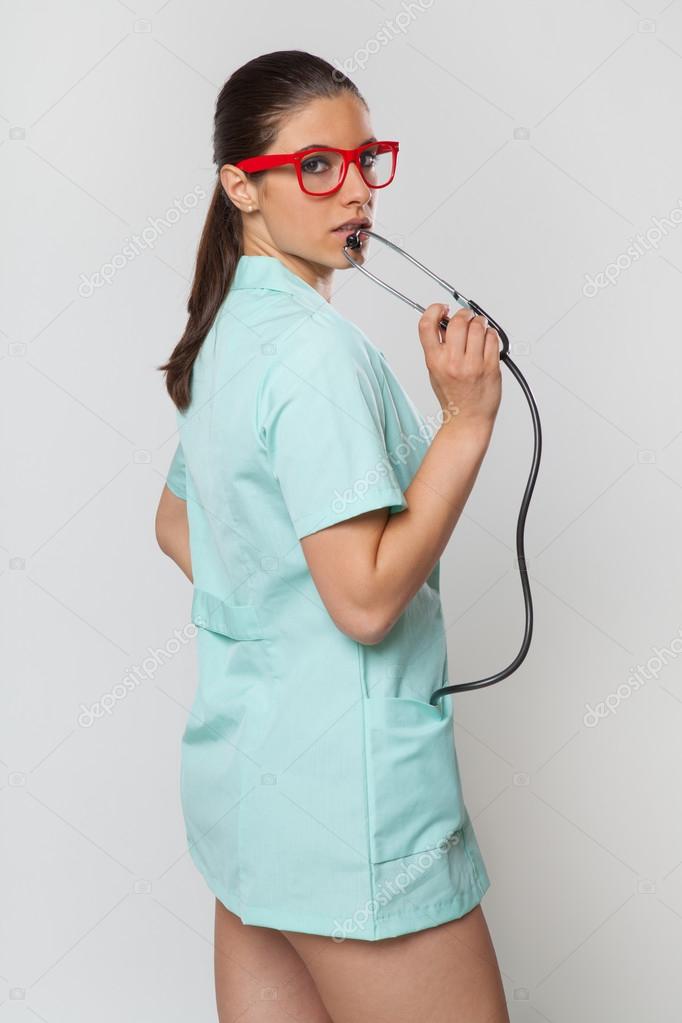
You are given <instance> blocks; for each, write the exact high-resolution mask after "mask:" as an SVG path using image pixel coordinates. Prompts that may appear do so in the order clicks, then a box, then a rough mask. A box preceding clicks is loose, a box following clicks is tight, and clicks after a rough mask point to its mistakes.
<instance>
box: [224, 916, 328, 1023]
mask: <svg viewBox="0 0 682 1023" xmlns="http://www.w3.org/2000/svg"><path fill="white" fill-rule="evenodd" d="M214 968H215V989H216V1005H217V1009H218V1019H219V1021H220V1023H234V1021H235V1020H237V1019H238V1020H239V1023H292V1020H300V1021H301V1023H333V1021H332V1020H331V1018H330V1016H329V1014H328V1013H327V1011H326V1009H325V1007H324V1004H323V1002H322V999H321V998H320V996H319V994H318V993H317V989H316V987H315V983H314V981H313V979H312V977H311V976H310V973H309V972H308V968H307V967H306V965H305V963H304V962H303V961H302V959H301V958H300V956H299V954H298V952H296V950H295V949H294V948H293V946H292V945H291V944H290V942H288V941H287V939H286V938H285V937H284V935H283V934H282V933H281V932H280V931H277V930H274V929H271V928H269V927H255V926H253V925H250V924H244V923H243V922H242V921H241V919H240V918H239V917H238V916H236V915H235V914H234V913H232V912H230V910H229V909H227V908H226V907H225V906H224V905H223V904H222V902H220V900H219V899H216V905H215V943H214Z"/></svg>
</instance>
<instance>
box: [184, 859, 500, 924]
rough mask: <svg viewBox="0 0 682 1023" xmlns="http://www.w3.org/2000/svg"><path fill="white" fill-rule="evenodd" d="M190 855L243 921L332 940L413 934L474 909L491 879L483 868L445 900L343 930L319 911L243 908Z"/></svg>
mask: <svg viewBox="0 0 682 1023" xmlns="http://www.w3.org/2000/svg"><path fill="white" fill-rule="evenodd" d="M189 854H190V856H191V858H192V860H193V861H194V864H195V866H196V867H197V868H198V870H199V872H200V874H201V875H202V877H203V878H204V881H205V882H206V884H207V886H208V888H209V890H210V891H211V892H212V894H213V895H215V897H216V898H217V899H219V901H220V902H222V904H223V905H224V906H225V907H226V908H227V909H229V910H230V912H231V913H235V914H236V915H237V916H238V917H239V918H240V920H241V921H242V923H244V924H247V925H249V926H255V927H270V928H275V929H276V930H280V931H299V932H301V933H303V934H320V935H324V936H326V937H332V938H334V940H335V941H347V940H355V941H358V940H359V941H380V940H381V939H382V938H396V937H399V936H400V935H401V934H412V933H414V932H415V931H423V930H426V928H428V927H436V926H438V925H439V924H444V923H448V921H450V920H458V919H459V918H460V917H462V916H464V915H465V914H466V913H469V912H470V911H471V910H472V909H474V908H475V907H476V906H478V904H479V903H480V902H481V900H482V899H483V896H484V895H485V893H486V892H487V891H488V889H489V888H490V879H489V877H488V875H487V873H486V871H485V868H484V867H482V866H481V867H479V870H478V871H475V881H474V883H473V884H472V885H471V886H470V887H469V888H467V889H466V890H465V891H460V892H459V893H458V894H457V895H453V896H450V897H449V898H446V899H439V900H438V901H437V902H431V903H428V904H427V905H424V906H417V905H415V904H413V906H412V908H410V909H402V910H399V911H397V912H395V913H387V914H385V915H381V914H376V915H375V916H373V917H372V916H369V917H368V919H367V921H366V923H365V924H364V931H363V930H361V929H360V928H359V927H358V928H357V933H353V934H351V933H345V932H344V931H343V930H342V929H341V928H340V921H339V919H338V917H337V918H335V919H334V920H332V919H331V918H330V917H329V916H328V915H325V914H320V913H296V914H295V915H294V914H292V913H291V912H288V911H281V910H277V909H271V908H269V907H267V906H251V907H248V908H247V907H244V906H242V905H241V904H240V902H239V899H238V898H236V897H233V896H232V895H231V894H230V893H229V892H227V891H226V889H225V888H224V887H223V885H222V884H221V882H220V881H218V880H217V878H215V877H214V876H213V875H212V874H211V873H209V871H208V870H207V869H206V865H205V864H204V863H203V861H202V860H201V858H200V856H199V855H198V854H196V853H195V850H194V848H193V847H192V846H190V848H189Z"/></svg>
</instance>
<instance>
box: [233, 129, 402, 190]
mask: <svg viewBox="0 0 682 1023" xmlns="http://www.w3.org/2000/svg"><path fill="white" fill-rule="evenodd" d="M398 148H399V143H398V142H367V143H365V145H364V146H358V147H357V149H336V148H335V147H334V146H320V147H319V148H310V149H305V150H303V151H302V152H300V153H278V154H275V153H270V154H269V155H268V156H251V157H249V158H248V159H247V160H240V161H239V163H236V164H235V167H240V168H241V170H243V171H246V172H247V173H252V172H254V171H260V170H270V169H271V168H272V167H281V166H283V165H284V164H291V163H293V164H294V166H295V167H296V174H297V176H298V183H299V185H300V187H301V190H302V191H304V192H306V193H307V194H308V195H331V194H332V192H336V191H338V189H339V188H341V185H342V184H343V183H344V181H345V180H346V174H347V173H348V165H349V164H350V163H354V164H355V166H356V167H357V168H358V170H359V171H360V174H361V175H362V180H363V181H364V182H365V184H366V185H369V187H370V188H385V187H386V185H390V183H391V182H392V181H393V178H394V176H395V167H396V161H397V159H398Z"/></svg>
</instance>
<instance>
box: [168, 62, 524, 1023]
mask: <svg viewBox="0 0 682 1023" xmlns="http://www.w3.org/2000/svg"><path fill="white" fill-rule="evenodd" d="M264 156H270V157H272V156H277V157H278V159H276V160H273V159H270V160H265V161H264V160H262V157H264ZM396 157H397V144H396V143H395V141H394V140H383V139H381V138H378V139H377V137H376V136H375V134H374V132H373V129H372V126H371V124H370V119H369V112H368V108H367V105H366V103H365V101H364V100H363V99H362V97H361V96H360V94H359V93H358V90H357V89H356V87H355V86H354V85H353V84H352V82H350V81H349V79H348V78H346V77H345V76H343V75H342V74H340V73H339V72H338V71H337V70H336V69H334V68H333V67H332V65H330V64H329V63H327V62H326V61H325V60H322V59H320V58H318V57H315V56H313V55H311V54H308V53H305V52H302V51H298V50H294V51H280V52H276V53H270V54H266V55H264V56H261V57H259V58H257V59H255V60H252V61H250V62H249V63H247V64H246V65H244V66H243V67H241V68H240V69H239V70H238V71H236V72H235V73H234V74H233V75H232V76H231V78H230V79H229V80H228V82H227V83H226V84H225V86H224V87H223V89H222V91H221V93H220V95H219V97H218V103H217V109H216V115H215V127H214V160H215V164H216V167H217V171H218V178H217V181H216V187H215V193H214V195H213V198H212V202H211V205H210V209H209V212H208V218H207V221H206V224H205V227H204V231H203V235H202V238H201V243H200V247H199V252H198V258H197V267H196V273H195V277H194V282H193V286H192V291H191V296H190V299H189V303H188V309H189V320H188V323H187V327H186V330H185V333H184V335H183V337H182V339H181V340H180V341H179V343H178V344H177V346H176V348H175V349H174V351H173V353H172V355H171V357H170V359H169V360H168V362H167V363H166V364H165V365H164V366H161V367H160V369H162V370H164V371H165V372H166V383H167V387H168V391H169V394H170V396H171V398H172V400H173V402H174V403H175V406H176V409H177V418H178V426H179V434H180V442H179V444H178V446H177V449H176V451H175V455H174V457H173V460H172V463H171V467H170V470H169V473H168V478H167V485H166V487H165V488H164V491H163V494H162V497H161V501H160V504H159V508H158V512H157V518H156V531H157V538H158V542H159V544H160V546H161V548H162V550H163V551H165V552H166V554H168V555H169V556H170V557H171V558H173V560H174V561H176V562H177V564H178V565H179V566H180V568H181V569H182V570H183V571H184V572H185V574H186V575H187V577H188V578H189V579H190V580H191V581H192V583H193V598H192V614H191V617H192V621H193V622H194V623H195V625H196V626H197V652H198V664H199V684H198V686H197V691H196V696H195V699H194V703H193V706H192V708H191V711H190V714H189V717H188V721H187V726H186V729H185V733H184V735H183V739H182V767H181V796H182V806H183V813H184V818H185V824H186V830H187V839H188V844H189V851H190V853H191V855H192V858H193V860H194V862H195V863H196V865H197V867H198V868H199V870H200V871H201V873H202V875H203V876H204V878H205V879H206V882H207V884H208V885H209V887H210V889H211V891H212V892H213V893H214V895H215V897H216V916H215V976H216V999H217V1005H218V1013H219V1018H220V1020H221V1023H227V1021H228V1020H233V1019H235V1018H237V1017H239V1018H240V1019H244V1021H246V1020H248V1021H249V1023H256V1021H258V1023H260V1021H272V1023H274V1021H276V1020H277V1021H279V1020H283V1019H285V1018H287V1019H288V1018H291V1017H293V1018H294V1019H299V1020H301V1021H305V1023H329V1021H333V1023H365V1021H367V1023H369V1021H372V1023H376V1021H378V1020H380V1019H386V1020H391V1023H399V1021H402V1020H405V1021H407V1020H409V1021H410V1023H413V1021H414V1020H415V1019H417V1018H422V1019H428V1020H429V1023H441V1021H442V1023H445V1021H456V1020H462V1021H466V1023H483V1021H485V1023H505V1021H507V1020H508V1016H507V1011H506V1008H505V999H504V993H503V988H502V983H501V978H500V973H499V968H498V965H497V961H496V957H495V952H494V949H493V946H492V943H491V939H490V935H489V932H488V928H487V925H486V922H485V919H484V916H483V911H482V909H481V906H480V902H481V899H482V897H483V895H484V894H485V892H486V890H487V888H488V887H489V884H490V882H489V879H488V876H487V873H486V869H485V865H484V863H483V859H482V857H481V853H480V849H479V847H478V843H477V841H476V836H475V834H474V830H473V828H472V825H471V820H470V818H469V815H468V812H467V809H466V806H465V803H464V800H463V798H462V791H461V786H460V779H459V770H458V764H457V755H456V751H455V747H454V732H453V720H452V713H453V712H452V701H451V700H450V699H448V698H447V697H446V698H444V699H442V700H440V701H439V702H438V704H431V703H430V702H429V698H430V696H431V694H432V692H433V691H434V690H435V689H437V688H439V687H440V686H442V685H447V647H446V641H445V630H444V626H443V616H442V610H441V605H440V595H439V567H440V565H439V558H440V556H441V554H442V552H443V550H444V548H445V546H446V544H447V542H448V540H449V538H450V536H451V535H452V531H453V529H454V527H455V525H456V523H457V521H458V518H459V516H460V514H461V512H462V508H463V507H464V505H465V503H466V501H467V499H468V496H469V494H470V492H471V489H472V487H473V485H474V482H475V479H476V476H477V473H478V470H479V467H480V465H481V462H482V460H483V458H484V456H485V453H486V450H487V447H488V444H489V441H490V437H491V434H492V430H493V424H494V420H495V417H496V415H497V410H498V407H499V403H500V397H501V379H500V378H501V373H500V365H499V338H498V336H497V334H496V333H495V331H493V330H492V329H490V328H489V327H488V324H487V321H486V320H485V318H484V317H479V316H476V317H474V316H473V314H472V313H471V311H470V310H464V309H461V310H460V311H459V312H458V313H457V315H455V316H454V317H453V318H452V319H451V320H450V322H449V325H448V328H447V331H443V330H442V329H441V328H439V320H440V319H441V317H443V316H444V315H446V313H447V307H444V306H443V305H442V304H441V303H434V304H432V305H430V306H429V307H428V309H427V310H426V312H425V313H424V314H423V316H422V317H421V319H420V320H419V324H418V330H419V339H420V342H421V344H422V346H423V350H424V356H425V362H426V367H427V370H428V373H429V378H430V381H431V385H432V387H433V390H434V393H435V395H436V397H437V399H438V402H439V404H440V407H441V409H442V412H443V416H442V420H441V421H440V424H439V426H438V429H437V430H436V431H435V432H433V435H432V436H429V430H428V428H427V424H426V422H425V420H424V419H423V418H422V416H421V415H420V414H419V413H418V411H417V409H416V408H415V406H414V405H413V403H412V401H411V400H410V398H409V397H408V396H407V394H406V393H405V391H404V390H403V388H402V387H401V385H400V383H399V382H398V380H397V378H396V377H395V375H394V373H393V371H392V369H391V366H390V364H389V362H388V361H387V359H386V357H385V356H384V353H383V352H381V351H380V350H379V349H378V348H376V347H375V346H374V345H373V344H372V343H371V341H370V340H369V339H368V338H367V337H366V335H365V334H364V333H363V332H362V330H361V329H360V328H359V327H358V326H356V325H355V324H354V323H352V322H351V321H350V320H348V319H346V318H344V317H343V316H341V315H340V314H339V313H338V312H337V311H336V310H335V309H334V308H333V306H332V305H331V301H330V299H331V294H332V277H333V274H334V271H335V270H342V269H350V265H349V263H348V262H347V260H346V259H345V257H344V255H343V251H342V249H343V245H344V241H345V238H346V236H347V235H348V234H349V233H350V232H351V231H352V230H354V229H358V228H359V227H360V226H362V225H364V226H366V227H367V226H370V225H371V223H372V221H373V217H374V214H375V203H376V198H377V194H378V189H379V188H381V187H384V186H385V185H387V184H389V183H390V181H391V180H392V177H393V174H394V172H395V166H396V163H395V161H396ZM367 239H368V236H365V240H364V243H363V246H362V249H361V250H356V253H355V258H357V259H359V260H362V259H364V258H365V250H366V247H367Z"/></svg>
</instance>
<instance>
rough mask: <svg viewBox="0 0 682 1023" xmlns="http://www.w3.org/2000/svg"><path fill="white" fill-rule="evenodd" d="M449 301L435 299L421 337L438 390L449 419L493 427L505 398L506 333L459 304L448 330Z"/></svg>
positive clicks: (424, 319) (445, 418)
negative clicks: (503, 354) (502, 361)
mask: <svg viewBox="0 0 682 1023" xmlns="http://www.w3.org/2000/svg"><path fill="white" fill-rule="evenodd" d="M447 314H448V306H444V305H443V304H442V303H441V302H434V303H433V304H432V305H430V306H428V308H427V309H426V310H425V311H424V313H423V314H422V316H421V318H420V320H419V324H418V330H419V340H420V341H421V344H422V347H423V349H424V357H425V359H426V367H427V369H428V371H429V379H430V381H431V386H432V388H433V391H434V393H435V395H436V397H437V398H438V401H439V402H440V407H441V409H442V410H443V422H444V423H445V422H448V421H449V420H450V419H451V417H453V416H454V417H457V419H458V421H459V422H460V423H464V422H467V423H474V424H479V423H483V424H484V425H486V426H488V427H489V428H492V425H493V423H494V421H495V417H496V416H497V411H498V409H499V407H500V399H501V397H502V373H501V369H500V348H499V343H500V337H499V334H498V333H497V331H496V330H495V329H494V327H489V326H488V319H487V317H486V316H483V315H480V316H476V315H475V314H474V312H473V310H472V309H464V308H463V309H459V310H458V311H457V313H455V315H454V316H453V317H452V318H451V319H450V321H449V323H448V326H447V330H446V331H445V341H441V338H442V337H443V329H442V328H441V327H440V326H439V321H440V320H441V319H443V317H445V316H447Z"/></svg>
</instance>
